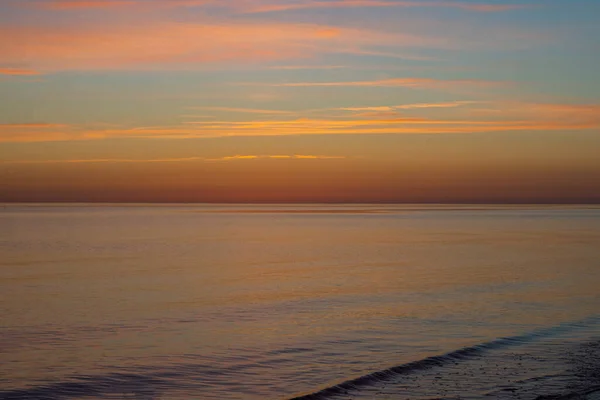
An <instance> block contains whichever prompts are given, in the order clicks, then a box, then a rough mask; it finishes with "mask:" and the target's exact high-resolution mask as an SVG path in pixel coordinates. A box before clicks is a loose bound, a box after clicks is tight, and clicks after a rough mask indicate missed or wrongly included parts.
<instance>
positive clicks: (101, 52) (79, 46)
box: [0, 23, 389, 70]
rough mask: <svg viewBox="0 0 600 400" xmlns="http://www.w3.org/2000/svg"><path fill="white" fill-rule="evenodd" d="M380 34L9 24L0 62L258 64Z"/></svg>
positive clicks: (1, 33)
mask: <svg viewBox="0 0 600 400" xmlns="http://www.w3.org/2000/svg"><path fill="white" fill-rule="evenodd" d="M384 37H385V36H384V35H381V34H377V33H372V32H362V31H359V30H355V29H343V28H333V27H328V26H321V25H310V24H281V23H268V24H267V23H262V24H254V23H222V24H189V23H151V24H145V25H143V24H142V25H117V26H112V27H110V28H107V27H105V26H102V27H100V26H96V27H94V26H86V27H83V26H79V27H78V26H62V27H59V26H56V27H42V26H40V27H27V26H15V27H0V62H2V63H4V64H11V63H12V64H14V63H27V64H29V65H35V66H37V67H38V68H43V69H45V70H65V69H67V70H68V69H111V68H156V67H161V68H165V67H168V66H170V65H178V66H182V65H194V64H198V63H215V62H231V61H235V62H263V61H277V60H285V59H294V58H306V57H312V56H314V55H316V54H318V53H322V52H327V51H331V50H333V49H337V48H341V47H343V46H344V44H345V43H347V42H348V41H350V42H352V43H355V44H356V45H358V46H361V45H368V44H369V43H377V42H379V41H381V40H382V38H384ZM388 40H389V38H388Z"/></svg>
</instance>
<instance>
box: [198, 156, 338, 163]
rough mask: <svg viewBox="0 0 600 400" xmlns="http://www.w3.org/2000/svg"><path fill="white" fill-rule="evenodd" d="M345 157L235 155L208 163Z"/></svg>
mask: <svg viewBox="0 0 600 400" xmlns="http://www.w3.org/2000/svg"><path fill="white" fill-rule="evenodd" d="M344 158H346V157H344V156H323V155H306V154H293V155H286V154H283V155H281V154H280V155H278V154H276V155H235V156H228V157H221V158H211V159H206V161H235V160H258V159H271V160H339V159H344Z"/></svg>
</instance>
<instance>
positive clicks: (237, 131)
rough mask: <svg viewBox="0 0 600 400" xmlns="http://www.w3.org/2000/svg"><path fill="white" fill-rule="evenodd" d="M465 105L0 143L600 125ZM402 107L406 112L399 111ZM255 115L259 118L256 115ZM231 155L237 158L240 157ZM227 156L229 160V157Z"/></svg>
mask: <svg viewBox="0 0 600 400" xmlns="http://www.w3.org/2000/svg"><path fill="white" fill-rule="evenodd" d="M466 103H467V102H458V101H457V102H446V103H431V104H429V103H416V104H405V105H399V106H373V107H346V108H344V109H340V108H337V109H329V110H339V111H353V112H356V114H350V115H348V114H345V113H342V114H341V115H339V114H338V115H334V116H326V117H320V118H295V117H294V118H290V116H287V117H285V119H281V118H280V117H278V118H277V119H273V118H271V117H270V116H269V115H264V114H261V113H257V114H256V115H254V114H253V113H250V114H248V117H249V118H248V119H247V120H242V121H239V120H211V121H207V120H195V121H188V122H183V123H181V124H179V125H173V126H154V127H137V128H126V127H122V128H119V127H109V128H100V127H98V128H94V127H73V126H62V125H52V124H12V125H0V142H32V141H61V140H101V139H110V138H122V137H128V138H153V139H163V138H170V139H177V138H213V137H234V136H288V135H342V134H353V135H354V134H360V135H371V134H469V133H485V132H517V131H581V130H589V129H599V128H600V105H595V104H589V105H588V104H550V103H526V102H520V103H519V102H490V101H486V102H468V104H466ZM461 105H464V106H465V108H464V109H463V108H462V107H460V106H461ZM467 106H468V107H467ZM396 107H398V108H396ZM427 107H433V110H432V111H431V112H429V113H428V115H427V117H423V116H422V113H418V114H417V113H415V114H414V115H411V113H412V112H415V111H416V110H420V109H427ZM439 107H442V108H445V109H446V110H447V111H444V113H443V114H442V113H437V112H433V111H434V110H435V108H439ZM398 110H402V111H403V112H402V113H398V112H397V111H398ZM313 111H318V110H313ZM442 115H443V116H442ZM253 116H255V118H258V119H253V118H252V117H253ZM274 156H275V155H272V156H269V157H274ZM284 156H285V155H284ZM232 157H234V158H232V159H235V158H236V157H238V156H232ZM245 157H249V158H253V157H257V156H255V155H249V156H245ZM261 157H266V156H261ZM282 157H283V156H282ZM285 157H287V156H285ZM223 160H227V158H225V159H223Z"/></svg>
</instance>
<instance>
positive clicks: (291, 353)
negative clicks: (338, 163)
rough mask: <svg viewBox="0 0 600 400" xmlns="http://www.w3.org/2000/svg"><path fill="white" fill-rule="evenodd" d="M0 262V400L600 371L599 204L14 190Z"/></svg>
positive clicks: (227, 393)
mask: <svg viewBox="0 0 600 400" xmlns="http://www.w3.org/2000/svg"><path fill="white" fill-rule="evenodd" d="M0 266H1V268H0V301H1V303H0V307H1V308H0V310H1V317H2V327H1V333H0V335H1V336H0V360H1V363H0V399H77V398H86V399H94V398H98V399H101V398H102V399H104V398H112V399H281V400H283V399H290V398H295V397H296V398H297V397H300V398H303V399H330V398H331V399H350V398H352V399H435V398H447V399H450V398H459V397H460V398H465V399H479V398H506V399H536V398H561V397H560V396H566V395H570V394H574V393H580V394H584V393H591V392H592V391H594V390H597V389H598V388H600V372H599V370H598V368H597V364H596V363H597V362H598V361H597V360H598V359H600V345H599V342H598V340H599V338H600V295H599V294H600V208H597V207H584V206H580V207H575V206H571V207H535V206H511V207H501V206H410V205H402V206H394V205H383V206H382V205H376V206H375V205H373V206H364V205H344V206H334V205H322V206H317V205H312V206H305V205H285V206H283V205H261V206H248V205H235V206H234V205H229V206H227V205H179V206H174V205H156V206H147V205H146V206H145V205H135V206H134V205H130V206H117V205H115V206H96V205H94V206H83V205H52V206H48V205H6V206H5V207H4V208H1V207H0ZM540 396H554V397H540ZM557 396H558V397H557Z"/></svg>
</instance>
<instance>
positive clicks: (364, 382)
mask: <svg viewBox="0 0 600 400" xmlns="http://www.w3.org/2000/svg"><path fill="white" fill-rule="evenodd" d="M598 323H600V316H594V317H590V318H587V319H584V320H581V321H577V322H569V323H564V324H560V325H557V326H553V327H550V328H544V329H539V330H537V331H533V332H529V333H526V334H523V335H518V336H511V337H505V338H499V339H495V340H492V341H489V342H485V343H481V344H477V345H474V346H469V347H464V348H462V349H458V350H454V351H452V352H449V353H446V354H444V355H439V356H432V357H427V358H424V359H421V360H418V361H413V362H409V363H407V364H401V365H397V366H394V367H391V368H387V369H384V370H381V371H376V372H372V373H370V374H367V375H363V376H360V377H358V378H354V379H350V380H347V381H344V382H342V383H338V384H335V385H332V386H329V387H326V388H323V389H320V390H318V391H316V392H312V393H308V394H303V395H300V396H296V397H293V398H290V399H289V400H324V399H328V398H330V397H333V396H339V395H345V394H348V393H349V392H352V391H358V390H360V389H362V388H364V387H366V386H372V385H374V384H377V383H380V382H384V381H387V380H389V379H391V378H396V377H398V376H401V375H407V374H412V373H415V372H418V371H422V370H427V369H432V368H436V367H443V366H445V365H450V364H457V363H459V362H461V361H464V360H469V359H472V358H474V357H477V356H481V355H484V354H485V353H486V352H489V351H492V350H497V349H502V348H506V347H512V346H520V345H525V344H529V343H532V342H534V341H536V340H539V339H543V338H549V337H554V336H559V335H561V334H565V333H569V332H571V331H576V330H579V329H585V328H588V327H591V326H593V325H596V324H598ZM557 398H558V397H557Z"/></svg>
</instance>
